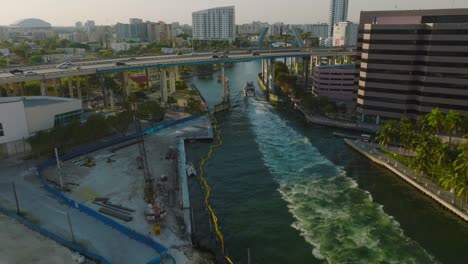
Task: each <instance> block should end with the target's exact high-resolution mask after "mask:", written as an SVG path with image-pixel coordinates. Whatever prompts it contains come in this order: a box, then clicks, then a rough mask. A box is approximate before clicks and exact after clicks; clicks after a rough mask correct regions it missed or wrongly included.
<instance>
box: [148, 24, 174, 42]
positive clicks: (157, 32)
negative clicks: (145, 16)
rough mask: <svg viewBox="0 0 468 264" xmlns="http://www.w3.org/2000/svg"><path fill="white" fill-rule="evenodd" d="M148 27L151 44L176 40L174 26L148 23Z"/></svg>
mask: <svg viewBox="0 0 468 264" xmlns="http://www.w3.org/2000/svg"><path fill="white" fill-rule="evenodd" d="M146 26H147V32H148V33H147V34H148V41H149V42H155V41H163V40H172V39H174V33H173V31H172V24H166V23H164V22H162V21H159V22H157V23H154V22H146Z"/></svg>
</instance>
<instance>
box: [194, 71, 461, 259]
mask: <svg viewBox="0 0 468 264" xmlns="http://www.w3.org/2000/svg"><path fill="white" fill-rule="evenodd" d="M259 69H260V65H259V63H256V62H250V63H242V64H237V65H235V66H234V67H233V68H232V69H228V70H227V71H226V73H227V75H228V77H229V78H230V80H231V94H232V109H231V111H230V112H227V113H224V114H221V115H220V116H219V118H218V120H219V121H220V128H221V130H222V137H223V141H224V145H223V146H222V147H221V148H220V149H219V150H217V151H216V153H215V154H214V155H213V159H212V160H210V162H208V163H207V167H206V172H207V175H206V177H207V180H208V181H209V182H210V184H211V185H212V188H213V191H212V194H213V198H212V204H213V207H214V208H215V211H216V213H217V215H218V218H219V221H220V223H221V230H222V232H223V233H224V235H225V238H226V245H227V249H228V253H229V255H230V256H232V258H233V259H234V261H235V263H247V248H250V252H251V258H252V263H438V262H443V263H464V260H466V259H467V257H468V253H467V252H466V250H464V249H466V245H467V237H468V228H467V225H466V224H465V223H462V222H460V221H458V220H457V219H455V218H453V217H452V216H451V215H448V214H447V213H445V212H444V211H443V210H441V209H440V208H439V207H438V206H437V205H435V204H434V203H432V202H431V201H430V200H428V199H426V198H425V197H424V196H422V195H421V194H419V193H417V192H416V191H415V190H413V189H411V187H408V186H406V185H405V184H404V183H402V182H400V181H399V180H398V179H397V178H396V177H395V176H393V175H391V174H389V173H387V172H386V171H384V170H382V169H380V168H376V167H374V166H373V165H372V164H370V163H369V162H368V161H367V160H366V159H364V158H362V157H360V156H359V155H357V154H356V153H355V152H353V151H352V150H350V149H348V148H347V147H346V146H345V145H344V144H343V142H342V139H339V138H335V137H333V136H331V134H332V132H333V130H330V129H325V128H320V127H310V126H305V124H304V123H303V122H302V121H301V119H300V118H298V117H297V115H295V114H293V113H291V112H288V111H287V110H284V109H276V108H273V107H272V106H270V105H269V104H268V103H267V102H266V101H265V100H264V99H263V96H262V95H261V92H260V91H258V93H257V94H258V98H257V99H253V98H249V99H244V98H242V96H241V93H240V91H241V89H242V86H243V84H244V83H245V82H246V81H251V80H256V75H257V72H258V71H259ZM193 81H194V83H195V84H196V85H197V86H198V88H199V89H200V91H201V92H202V94H203V95H204V96H205V98H206V99H207V101H208V102H209V103H211V104H213V103H216V102H218V101H219V99H220V93H219V84H218V83H216V78H213V79H211V80H201V79H198V78H194V80H193ZM189 149H190V156H191V159H196V158H197V157H199V156H201V155H203V154H204V153H205V152H206V150H207V144H203V143H196V144H194V145H192V146H191V147H189ZM197 189H199V186H198V185H196V184H193V182H192V186H191V194H192V196H193V197H192V201H193V202H195V207H196V213H195V215H196V216H198V217H196V221H195V222H196V223H199V224H198V228H197V237H201V241H202V244H204V245H205V246H207V247H212V248H216V245H215V244H214V243H213V239H210V237H209V236H206V234H207V233H208V232H209V228H208V227H207V226H206V225H205V226H204V225H203V223H206V216H204V214H203V213H202V212H203V209H202V208H203V207H202V203H201V202H200V200H201V193H200V192H199V191H197ZM415 221H416V222H415ZM418 221H419V222H418ZM428 228H431V229H428ZM435 230H443V231H440V232H437V231H435ZM448 238H449V239H448Z"/></svg>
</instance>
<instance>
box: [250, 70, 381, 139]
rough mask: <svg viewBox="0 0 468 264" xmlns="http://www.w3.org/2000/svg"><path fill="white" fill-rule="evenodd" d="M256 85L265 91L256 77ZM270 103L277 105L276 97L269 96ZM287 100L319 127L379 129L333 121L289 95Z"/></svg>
mask: <svg viewBox="0 0 468 264" xmlns="http://www.w3.org/2000/svg"><path fill="white" fill-rule="evenodd" d="M258 84H259V86H260V88H261V89H262V90H263V91H266V87H265V84H264V83H263V81H262V79H261V78H260V77H258ZM269 98H270V101H272V100H273V103H277V102H278V101H279V99H278V96H277V95H273V94H269ZM287 98H288V100H289V101H290V102H291V104H292V105H293V106H294V109H296V110H297V111H298V112H299V113H301V114H302V115H303V116H304V118H305V119H306V120H307V122H309V123H312V124H316V125H321V126H328V127H337V128H344V129H349V130H355V131H361V132H371V133H375V132H377V131H378V130H379V129H380V126H378V125H372V124H364V123H360V122H355V123H353V122H346V121H341V120H334V119H331V118H328V117H325V116H319V115H315V114H313V113H311V112H310V111H308V110H307V109H306V108H305V107H304V106H303V105H302V103H301V101H300V100H298V99H296V98H294V97H293V96H291V95H287Z"/></svg>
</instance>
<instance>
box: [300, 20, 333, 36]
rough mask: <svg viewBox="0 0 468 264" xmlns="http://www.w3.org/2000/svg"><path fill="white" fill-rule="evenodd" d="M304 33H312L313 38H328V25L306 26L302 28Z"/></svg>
mask: <svg viewBox="0 0 468 264" xmlns="http://www.w3.org/2000/svg"><path fill="white" fill-rule="evenodd" d="M301 28H302V31H304V32H310V33H312V36H314V37H316V38H326V37H328V24H327V23H321V24H305V25H302V26H301Z"/></svg>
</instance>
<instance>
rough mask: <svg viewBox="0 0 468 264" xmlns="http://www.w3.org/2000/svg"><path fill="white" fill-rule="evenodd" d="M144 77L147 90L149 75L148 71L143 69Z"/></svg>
mask: <svg viewBox="0 0 468 264" xmlns="http://www.w3.org/2000/svg"><path fill="white" fill-rule="evenodd" d="M145 76H146V89H148V90H149V88H150V85H149V74H148V69H145Z"/></svg>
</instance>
